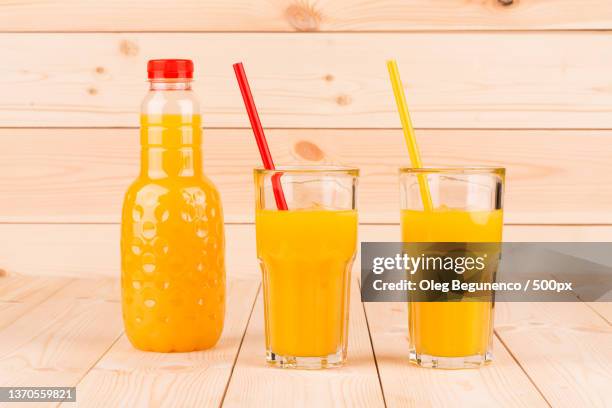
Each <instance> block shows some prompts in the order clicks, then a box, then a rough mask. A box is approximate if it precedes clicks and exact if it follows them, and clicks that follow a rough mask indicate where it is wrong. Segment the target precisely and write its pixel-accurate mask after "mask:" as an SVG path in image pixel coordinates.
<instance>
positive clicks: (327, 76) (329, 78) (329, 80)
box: [323, 74, 335, 82]
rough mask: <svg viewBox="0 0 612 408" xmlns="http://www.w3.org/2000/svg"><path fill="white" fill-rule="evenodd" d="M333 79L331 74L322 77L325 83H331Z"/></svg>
mask: <svg viewBox="0 0 612 408" xmlns="http://www.w3.org/2000/svg"><path fill="white" fill-rule="evenodd" d="M334 79H335V78H334V76H333V75H332V74H327V75H325V76H324V77H323V80H325V81H327V82H331V81H333V80H334Z"/></svg>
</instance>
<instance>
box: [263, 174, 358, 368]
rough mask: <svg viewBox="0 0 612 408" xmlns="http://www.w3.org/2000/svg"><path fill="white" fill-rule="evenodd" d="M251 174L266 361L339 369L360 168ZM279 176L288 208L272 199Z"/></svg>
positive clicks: (344, 346)
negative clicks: (252, 176)
mask: <svg viewBox="0 0 612 408" xmlns="http://www.w3.org/2000/svg"><path fill="white" fill-rule="evenodd" d="M254 174H255V193H256V232H257V257H258V260H259V263H260V265H261V269H262V276H263V291H264V314H265V328H266V359H267V362H268V363H269V364H271V365H274V366H278V367H285V368H304V369H317V368H326V367H335V366H340V365H342V364H343V363H344V361H345V360H346V355H347V336H348V319H349V316H348V310H349V293H350V279H351V268H352V265H353V260H354V258H355V252H356V247H357V208H356V194H357V179H358V175H359V171H358V170H357V169H353V168H342V167H314V168H312V167H303V168H300V167H287V168H280V169H278V170H264V169H255V171H254ZM279 179H280V182H281V185H282V190H283V193H284V196H285V199H286V201H287V206H288V210H286V211H285V210H278V209H277V204H276V200H275V197H274V188H273V184H274V183H273V180H279Z"/></svg>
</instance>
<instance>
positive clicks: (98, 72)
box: [96, 67, 106, 74]
mask: <svg viewBox="0 0 612 408" xmlns="http://www.w3.org/2000/svg"><path fill="white" fill-rule="evenodd" d="M105 72H106V70H105V69H104V67H96V74H103V73H105Z"/></svg>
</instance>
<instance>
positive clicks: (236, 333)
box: [0, 225, 612, 407]
mask: <svg viewBox="0 0 612 408" xmlns="http://www.w3.org/2000/svg"><path fill="white" fill-rule="evenodd" d="M22 227H23V226H20V227H19V230H20V231H21V230H23V228H22ZM48 227H49V228H55V230H54V231H55V232H54V234H55V235H54V236H55V241H56V242H55V244H51V243H50V242H46V243H45V245H46V246H47V247H49V246H53V245H55V246H56V247H57V248H59V247H64V246H68V245H69V246H70V253H72V254H73V256H71V257H67V256H65V255H66V254H63V253H61V251H52V250H49V251H47V254H48V256H46V257H43V259H41V258H39V257H29V258H27V259H25V258H24V257H23V254H22V253H20V252H19V251H18V250H17V247H18V246H19V247H22V246H23V245H24V244H28V246H29V248H30V249H34V250H35V249H36V245H37V244H36V242H37V238H36V236H35V235H34V234H32V231H30V234H29V235H27V237H29V238H27V237H24V236H19V235H15V240H14V242H13V243H7V244H6V245H5V246H4V247H3V248H2V250H0V259H2V260H3V261H6V262H7V264H10V265H13V266H17V269H21V270H23V271H24V273H23V274H20V273H17V270H16V269H15V267H11V268H10V269H9V270H7V271H3V272H4V273H3V274H2V275H3V276H2V277H1V278H0V311H1V312H0V386H35V385H39V386H76V387H77V403H78V406H87V407H88V406H99V407H108V406H124V407H127V406H205V407H209V406H219V405H222V406H228V407H245V406H246V407H249V406H254V407H259V406H278V407H287V406H298V407H312V406H315V407H327V406H367V407H377V406H390V407H400V406H415V407H421V406H468V405H469V406H509V407H515V406H525V407H538V406H555V407H563V406H567V407H586V406H589V407H590V406H601V407H604V406H608V407H609V406H612V394H611V393H610V385H611V384H612V336H611V335H612V327H611V323H610V322H611V321H612V304H609V303H597V304H596V303H592V304H586V303H580V302H575V303H538V304H530V303H505V304H502V303H499V304H497V306H496V329H495V339H494V356H495V360H494V362H493V363H492V364H491V365H489V366H487V367H484V368H482V369H479V370H458V371H444V370H432V369H423V368H417V367H414V366H412V365H410V364H409V362H408V356H407V354H408V353H407V351H408V345H407V339H406V334H407V327H406V326H407V323H406V311H405V306H404V305H403V304H400V303H361V302H360V301H359V287H358V281H357V276H358V272H357V271H358V267H355V268H354V275H353V277H354V279H353V281H352V295H351V300H352V301H351V309H350V328H349V357H348V363H347V364H346V366H345V367H343V368H340V369H330V370H319V371H296V370H282V369H277V368H270V367H267V366H266V364H265V355H264V329H263V308H262V292H261V285H260V278H259V271H258V269H257V268H258V267H257V263H256V260H255V249H254V245H255V243H254V231H253V226H252V225H228V226H227V228H226V233H227V237H228V248H227V250H228V254H230V255H229V256H228V309H227V314H226V320H225V322H226V323H225V329H224V332H223V336H222V338H221V340H220V341H219V343H218V345H217V346H216V347H215V348H213V349H211V350H208V351H202V352H194V353H175V354H158V353H148V352H140V351H137V350H135V349H134V348H132V346H131V345H130V343H129V342H128V340H127V339H126V337H125V335H124V334H123V327H122V322H121V311H120V308H121V305H120V290H119V281H118V276H119V271H118V262H117V260H118V253H117V254H115V253H114V252H113V253H112V254H111V253H110V252H108V253H106V252H105V251H103V250H101V251H96V248H114V246H113V245H112V243H113V241H115V240H116V238H117V236H118V226H117V225H90V226H86V225H83V226H81V228H83V229H84V230H82V231H80V232H77V233H76V234H75V235H74V236H72V237H70V236H69V234H67V233H65V232H62V230H61V228H57V227H54V226H48ZM10 228H11V226H10V225H3V226H1V227H0V233H3V234H8V233H10ZM546 228H548V229H549V228H550V227H546ZM559 228H561V227H559ZM577 228H578V227H577ZM85 229H88V231H89V234H84V231H85ZM397 229H398V226H397V225H362V226H361V230H360V234H361V239H362V240H385V239H393V237H394V235H395V234H396V233H397ZM537 231H538V227H536V226H524V227H521V226H508V227H507V228H506V231H505V235H506V237H505V238H506V239H509V240H512V239H519V238H520V237H523V236H527V235H528V236H537ZM93 232H95V234H93V236H94V238H91V237H92V233H93ZM600 233H601V231H600V230H599V231H598V230H597V228H595V227H591V228H588V227H580V230H579V231H577V230H576V229H572V228H571V227H565V228H561V229H559V230H557V231H555V234H556V235H557V237H558V238H559V239H563V238H566V239H569V238H571V237H574V236H576V235H577V234H578V235H582V236H586V237H592V236H598V234H600ZM88 237H89V238H88ZM28 239H29V241H28V242H24V240H25V241H27V240H28ZM38 244H40V241H38ZM48 249H52V248H48ZM116 252H118V251H116ZM20 262H21V263H20ZM60 262H63V265H64V268H65V269H64V271H65V273H64V274H63V276H62V274H61V273H58V269H61V267H62V264H61V263H60ZM34 270H38V271H39V272H40V273H38V274H35V273H32V272H33V271H34ZM49 405H50V406H54V405H57V404H51V403H50V404H49ZM20 406H21V405H20ZM64 406H72V405H71V403H64Z"/></svg>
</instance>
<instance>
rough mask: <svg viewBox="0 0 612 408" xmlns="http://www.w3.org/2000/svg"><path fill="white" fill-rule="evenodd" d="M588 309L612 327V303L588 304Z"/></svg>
mask: <svg viewBox="0 0 612 408" xmlns="http://www.w3.org/2000/svg"><path fill="white" fill-rule="evenodd" d="M588 305H589V307H590V308H591V309H593V310H594V311H595V312H596V313H597V314H599V315H600V316H601V317H603V318H604V320H605V321H607V322H608V324H610V325H612V302H589V303H588Z"/></svg>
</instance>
